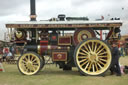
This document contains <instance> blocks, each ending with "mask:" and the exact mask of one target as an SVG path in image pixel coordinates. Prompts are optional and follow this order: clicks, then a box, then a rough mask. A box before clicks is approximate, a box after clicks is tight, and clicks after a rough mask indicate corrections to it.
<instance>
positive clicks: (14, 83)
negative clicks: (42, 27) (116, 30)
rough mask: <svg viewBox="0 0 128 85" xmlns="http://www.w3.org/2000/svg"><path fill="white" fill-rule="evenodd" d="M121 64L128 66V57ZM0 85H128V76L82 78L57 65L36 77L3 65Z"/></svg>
mask: <svg viewBox="0 0 128 85" xmlns="http://www.w3.org/2000/svg"><path fill="white" fill-rule="evenodd" d="M120 62H121V64H123V65H128V57H121V59H120ZM3 65H4V68H5V71H6V72H0V85H128V74H125V75H122V76H121V77H117V76H115V75H110V72H109V71H108V72H107V73H106V76H105V77H102V76H80V74H79V72H78V70H77V69H76V68H73V71H62V70H61V69H59V68H58V67H56V66H55V65H46V66H45V67H44V68H43V69H42V71H41V72H39V73H38V74H37V75H34V76H25V75H21V74H20V73H19V71H18V69H17V66H16V65H11V64H5V63H4V64H3Z"/></svg>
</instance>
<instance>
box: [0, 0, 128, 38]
mask: <svg viewBox="0 0 128 85" xmlns="http://www.w3.org/2000/svg"><path fill="white" fill-rule="evenodd" d="M36 14H37V20H45V19H49V18H51V17H57V15H58V14H66V16H82V17H83V16H88V17H89V18H90V20H95V19H98V18H101V16H104V18H105V20H108V19H110V18H112V17H120V18H121V20H123V22H124V23H123V26H122V27H121V28H122V30H121V31H122V32H121V34H128V31H127V29H128V0H36ZM29 15H30V0H2V1H1V3H0V34H1V36H0V40H1V39H3V38H4V37H3V35H4V32H6V28H5V23H6V22H8V21H29V20H30V19H29Z"/></svg>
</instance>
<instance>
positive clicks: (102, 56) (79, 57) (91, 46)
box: [74, 38, 112, 75]
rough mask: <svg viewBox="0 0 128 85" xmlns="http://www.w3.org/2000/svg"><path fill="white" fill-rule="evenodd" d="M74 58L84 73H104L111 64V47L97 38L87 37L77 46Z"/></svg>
mask: <svg viewBox="0 0 128 85" xmlns="http://www.w3.org/2000/svg"><path fill="white" fill-rule="evenodd" d="M74 60H75V64H76V66H77V67H78V69H79V70H80V72H81V73H82V74H84V75H102V74H104V73H105V72H106V71H107V70H108V69H109V67H110V65H111V61H112V54H111V49H110V47H109V46H108V45H107V43H105V42H104V41H101V40H99V39H97V38H91V39H86V40H84V41H83V42H81V43H80V44H79V45H78V46H77V48H76V50H75V54H74Z"/></svg>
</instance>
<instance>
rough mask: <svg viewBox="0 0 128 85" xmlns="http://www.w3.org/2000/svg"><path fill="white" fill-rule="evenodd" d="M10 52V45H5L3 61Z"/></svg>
mask: <svg viewBox="0 0 128 85" xmlns="http://www.w3.org/2000/svg"><path fill="white" fill-rule="evenodd" d="M8 53H9V48H8V47H4V48H3V57H2V60H3V62H4V61H5V59H6V56H7V54H8Z"/></svg>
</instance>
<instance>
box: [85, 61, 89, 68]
mask: <svg viewBox="0 0 128 85" xmlns="http://www.w3.org/2000/svg"><path fill="white" fill-rule="evenodd" d="M88 65H89V62H88V63H87V65H86V66H85V68H84V69H85V70H86V69H87V68H88Z"/></svg>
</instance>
